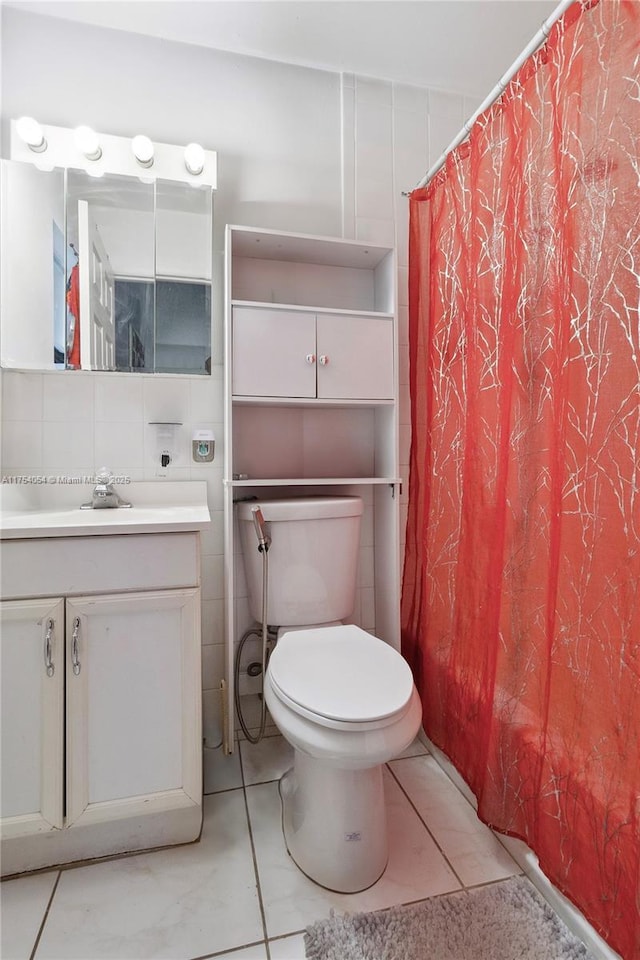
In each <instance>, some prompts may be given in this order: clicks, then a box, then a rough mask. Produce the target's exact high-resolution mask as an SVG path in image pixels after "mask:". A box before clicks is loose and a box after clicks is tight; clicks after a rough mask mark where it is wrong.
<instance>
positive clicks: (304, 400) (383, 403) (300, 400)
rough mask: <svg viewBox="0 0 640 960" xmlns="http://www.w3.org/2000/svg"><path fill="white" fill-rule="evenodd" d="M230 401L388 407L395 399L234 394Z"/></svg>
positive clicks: (292, 405) (313, 405)
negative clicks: (242, 395) (244, 395)
mask: <svg viewBox="0 0 640 960" xmlns="http://www.w3.org/2000/svg"><path fill="white" fill-rule="evenodd" d="M231 401H232V403H237V404H243V405H252V406H255V405H256V404H259V405H260V406H261V407H317V408H319V409H322V408H323V407H344V408H345V409H349V408H350V407H389V406H393V404H394V403H395V400H393V399H391V400H385V399H381V400H345V399H344V398H340V399H330V398H327V397H325V398H323V399H319V398H318V397H240V396H237V395H236V394H234V395H233V396H232V397H231Z"/></svg>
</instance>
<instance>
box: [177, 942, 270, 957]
mask: <svg viewBox="0 0 640 960" xmlns="http://www.w3.org/2000/svg"><path fill="white" fill-rule="evenodd" d="M263 944H266V941H265V940H252V941H251V943H241V944H239V946H237V947H231V948H230V949H228V950H216V951H215V953H203V954H200V955H199V956H197V957H192V958H191V960H215V958H216V957H228V956H229V955H230V954H231V955H232V956H233V954H234V953H239V951H240V950H248V949H249V947H261V946H262V945H263Z"/></svg>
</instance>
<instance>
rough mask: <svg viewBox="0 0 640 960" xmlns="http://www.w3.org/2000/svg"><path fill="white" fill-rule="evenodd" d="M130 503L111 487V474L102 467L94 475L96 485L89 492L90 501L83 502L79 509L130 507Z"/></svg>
mask: <svg viewBox="0 0 640 960" xmlns="http://www.w3.org/2000/svg"><path fill="white" fill-rule="evenodd" d="M130 506H131V504H130V503H127V501H126V500H123V499H122V497H121V496H120V494H119V493H118V491H117V490H115V489H114V487H113V475H112V474H111V473H110V472H109V470H106V469H105V468H104V467H103V468H102V470H101V471H100V473H98V474H97V475H96V485H95V487H94V488H93V493H92V494H91V501H90V502H89V503H83V504H81V506H80V509H81V510H104V509H107V508H115V507H130Z"/></svg>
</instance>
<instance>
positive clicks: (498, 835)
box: [403, 752, 525, 875]
mask: <svg viewBox="0 0 640 960" xmlns="http://www.w3.org/2000/svg"><path fill="white" fill-rule="evenodd" d="M427 756H429V757H433V759H434V761H435V763H436V765H437V767H438V769H439V770H441V771H442V773H444V775H445V777H446V778H447V780H448V781H449V783H451V784H453V786H454V787H455V789H456V790H457V791H458V793H459V794H460V796H461V797H462V798H463V800H466V802H467V803H468V804H469V806H470V807H471V809H472V810H473V812H474V813H475V815H476V817H477V818H478V820H480V817H479V816H478V802H477V799H476V798H475V797H474V799H475V800H476V802H475V803H473V801H472V800H471V799H470V798H469V797H468V796H467V795H466V794H465V793H464V791H462V790H461V789H460V787H459V786H458V784H457V783H456V781H455V780H454V778H453V777H452V776H451V774H450V773H449V771H448V770H447V769H446V767H444V766H443V765H442V763H441V762H440V760H439V759H438V757H437V756H436V755H435V753H431V752H428V753H427ZM403 759H407V760H413V757H406V758H403ZM448 762H449V763H450V764H451V765H452V766H454V765H453V763H452V761H451V760H449V761H448ZM454 769H455V766H454ZM458 776H459V777H460V778H461V779H464V778H463V777H462V774H458ZM468 790H469V791H471V787H468ZM471 792H472V791H471ZM472 795H473V793H472ZM480 823H484V821H483V820H480ZM485 826H486V827H487V828H488V829H489V830H490V831H491V833H492V834H493V836H494V837H495V838H496V840H497V841H498V842H499V843H500V844H501V845H502V847H503V849H504V850H505V851H506V853H507V854H508V855H509V857H510V858H511V859H512V860H513V862H514V864H515V866H516V867H517V868H518V872H519V873H521V874H523V875H524V873H525V872H524V870H523V869H522V868H521V866H520V864H519V863H518V861H517V860H516V858H515V857H514V855H513V854H512V853H511V850H509V848H508V847H507V845H506V844H505V843H503V840H502V838H503V837H508V836H509V834H501V833H500V831H499V830H494V828H493V827H490V826H489V824H488V823H485ZM523 842H524V841H523Z"/></svg>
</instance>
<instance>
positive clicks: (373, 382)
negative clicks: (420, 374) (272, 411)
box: [232, 307, 394, 400]
mask: <svg viewBox="0 0 640 960" xmlns="http://www.w3.org/2000/svg"><path fill="white" fill-rule="evenodd" d="M232 326H233V330H232V337H233V385H232V389H233V394H234V395H235V396H258V397H259V396H262V397H307V398H311V397H317V398H319V399H338V400H339V399H344V400H355V399H370V400H378V399H392V398H393V395H394V389H393V352H394V351H393V321H392V320H391V319H390V318H388V317H374V316H367V315H366V314H362V315H358V314H356V313H353V314H335V313H316V312H314V311H307V312H302V311H296V310H285V309H280V310H275V309H272V308H269V307H234V308H233V311H232Z"/></svg>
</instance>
